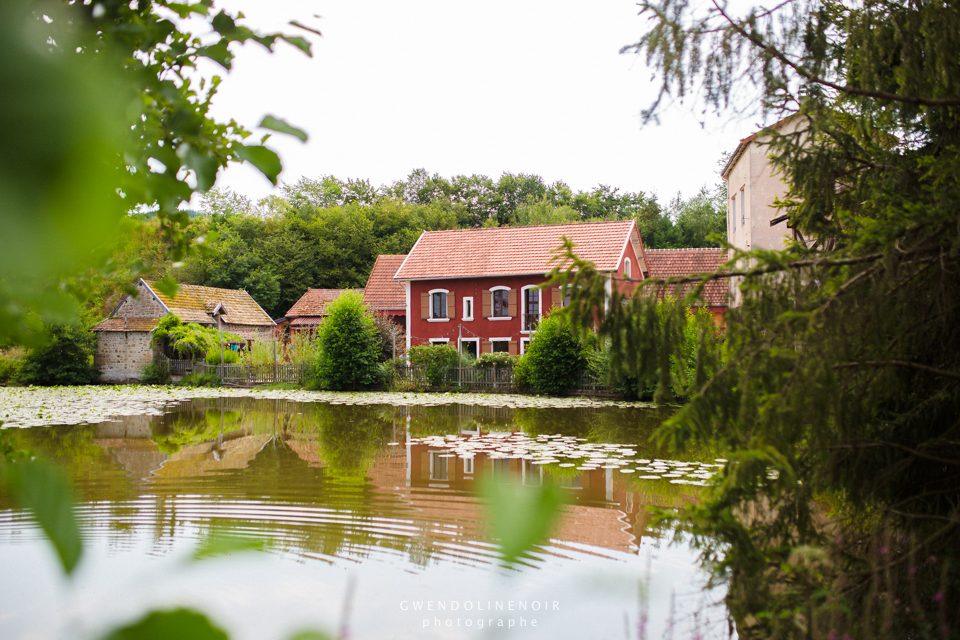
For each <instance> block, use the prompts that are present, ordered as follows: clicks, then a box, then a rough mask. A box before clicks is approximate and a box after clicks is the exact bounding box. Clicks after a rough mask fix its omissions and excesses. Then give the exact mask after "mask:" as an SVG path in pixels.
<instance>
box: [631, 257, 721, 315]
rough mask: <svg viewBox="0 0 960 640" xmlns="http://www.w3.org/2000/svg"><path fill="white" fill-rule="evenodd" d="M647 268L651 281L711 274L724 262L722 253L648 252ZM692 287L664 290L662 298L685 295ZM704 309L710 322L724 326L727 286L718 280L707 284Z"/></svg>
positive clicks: (687, 285)
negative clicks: (709, 315) (706, 310)
mask: <svg viewBox="0 0 960 640" xmlns="http://www.w3.org/2000/svg"><path fill="white" fill-rule="evenodd" d="M646 254H647V264H648V265H650V274H649V277H651V278H675V277H682V276H692V275H696V274H699V273H713V272H714V271H716V270H717V269H719V268H720V265H722V264H723V263H724V262H726V261H727V252H726V250H724V249H647V250H646ZM694 286H696V285H695V284H693V283H691V284H684V285H681V286H680V287H679V290H677V288H676V287H674V288H672V289H671V288H669V287H668V288H667V289H666V290H665V291H661V292H660V296H661V297H662V296H664V295H676V296H680V295H686V294H687V293H688V292H689V291H690V290H691V289H692V288H693V287H694ZM703 297H704V300H705V302H706V308H707V309H708V310H709V311H710V313H711V314H713V321H714V322H715V323H716V324H717V325H721V326H722V325H723V323H724V316H725V315H726V313H727V306H728V303H727V283H726V282H725V281H721V280H713V281H711V282H708V283H707V285H706V286H705V287H704V288H703Z"/></svg>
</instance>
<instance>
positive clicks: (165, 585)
mask: <svg viewBox="0 0 960 640" xmlns="http://www.w3.org/2000/svg"><path fill="white" fill-rule="evenodd" d="M666 415H667V414H665V413H663V412H662V411H660V410H655V409H639V408H637V409H625V408H615V407H610V408H604V409H494V408H489V407H475V406H468V405H448V406H440V407H417V406H414V407H395V406H353V405H337V404H327V403H315V404H309V403H293V402H287V401H282V400H253V399H220V400H204V401H193V402H189V403H184V404H181V405H179V406H177V407H175V408H174V409H172V410H171V411H169V412H168V413H166V414H165V415H163V416H139V417H129V418H124V419H123V420H120V421H116V422H108V423H103V424H98V425H88V426H79V427H78V426H70V427H46V428H33V429H24V430H21V431H19V432H18V437H20V438H21V440H22V441H23V442H24V443H25V444H26V445H27V446H28V447H30V448H31V449H33V450H34V451H35V452H38V453H40V454H42V455H44V456H46V457H48V458H51V459H54V460H56V461H57V462H59V463H60V464H62V465H64V466H65V468H67V469H68V470H69V472H70V473H71V475H72V477H73V479H74V482H75V485H76V491H77V493H78V499H79V503H80V515H81V518H82V520H83V523H84V524H83V526H84V532H85V539H86V555H85V557H84V560H83V562H82V564H81V567H80V569H79V570H78V572H77V575H76V576H75V577H74V578H73V579H71V580H65V579H62V578H61V577H60V576H59V574H58V572H57V567H56V564H55V562H54V558H53V556H52V553H51V552H50V550H49V549H48V547H47V545H46V544H45V543H44V541H43V540H42V537H41V535H40V533H39V532H38V530H37V529H36V527H35V526H34V525H33V524H32V523H31V522H30V520H29V518H28V517H27V516H25V515H24V514H23V513H22V512H20V511H18V510H16V509H13V508H12V507H11V505H10V504H9V502H7V501H3V500H2V499H0V572H2V575H4V576H5V578H4V580H3V581H2V584H0V637H4V638H47V637H71V638H73V637H91V636H93V637H95V636H96V635H97V634H98V632H101V631H102V630H103V629H104V628H105V627H106V626H109V625H111V624H117V623H120V622H124V621H129V620H131V619H133V618H135V617H136V616H138V615H139V614H141V613H142V612H143V611H145V610H146V609H148V608H155V607H173V606H191V607H195V608H198V609H200V610H202V611H204V612H206V613H208V614H209V615H210V616H211V618H213V619H214V621H215V622H216V623H217V624H219V625H221V626H223V627H224V628H226V629H227V630H228V631H229V632H230V633H231V637H235V638H244V639H245V638H251V639H253V638H268V639H269V638H277V639H279V638H283V637H285V636H286V635H288V634H290V633H292V632H294V631H296V630H298V629H302V628H309V627H313V628H321V629H325V630H327V631H330V632H338V631H341V630H345V631H346V633H347V635H349V637H352V638H496V637H504V638H639V637H644V638H661V637H665V636H666V635H669V636H672V637H675V638H677V639H678V640H679V639H680V638H685V637H697V636H701V637H703V636H705V637H710V636H715V637H726V631H727V628H726V623H725V622H724V616H725V612H724V610H723V609H722V607H718V606H711V603H713V602H716V601H718V600H719V599H720V597H721V596H722V593H719V592H718V591H716V590H714V591H712V592H705V591H704V590H703V584H704V582H705V576H704V575H703V574H702V573H701V572H700V571H699V570H698V569H697V567H696V563H695V553H694V552H693V551H692V550H691V549H690V548H688V546H686V545H685V544H682V543H681V544H673V545H671V544H669V543H670V541H671V540H672V539H673V532H671V531H662V530H657V529H655V528H652V526H651V514H650V511H649V509H648V508H649V507H667V508H676V507H679V506H681V505H682V504H684V503H686V502H691V501H695V500H696V499H697V492H698V491H699V490H700V489H699V486H698V485H699V484H701V483H702V482H704V481H705V480H706V479H707V478H709V476H710V474H711V472H712V471H713V470H715V469H716V466H715V465H717V462H716V459H715V458H714V457H713V455H708V454H707V453H706V452H703V453H701V454H699V455H694V456H691V457H690V458H689V459H687V460H685V461H676V460H661V459H660V458H662V457H663V456H664V454H663V453H662V452H659V451H656V450H655V449H654V448H653V446H652V445H651V444H650V442H649V437H650V434H651V432H652V431H653V429H654V428H655V427H656V426H657V425H658V424H659V423H660V421H662V420H663V418H664V417H665V416H666ZM484 478H489V479H492V480H493V481H499V482H518V483H521V484H523V485H527V486H539V485H541V484H543V483H547V482H556V483H558V484H560V486H561V487H563V489H564V492H565V494H566V495H567V499H568V504H567V506H566V507H565V509H564V514H563V516H562V518H561V520H560V522H559V524H558V525H557V527H556V528H555V530H554V531H553V533H552V535H551V539H550V542H549V543H548V544H546V545H544V546H543V547H542V548H541V549H539V550H538V551H537V552H536V553H533V554H531V555H530V557H528V558H526V559H525V561H524V562H523V563H522V565H521V566H519V567H515V568H511V569H507V568H504V567H502V566H500V565H499V563H498V562H497V553H496V547H495V541H494V540H493V539H492V537H491V534H490V530H489V527H488V522H487V517H486V513H485V511H484V505H483V503H482V501H481V500H480V499H479V497H478V496H477V488H476V487H477V484H478V483H479V482H480V481H481V480H482V479H484ZM211 534H220V535H231V536H244V537H253V538H258V539H261V540H265V541H267V543H268V547H267V552H266V553H245V554H233V555H230V556H227V557H222V558H216V559H212V560H207V561H203V562H199V563H195V562H189V561H188V560H187V558H188V557H189V555H190V553H191V551H192V550H193V549H195V548H196V546H197V544H198V543H199V541H200V540H202V539H204V538H205V537H206V536H209V535H211ZM501 624H502V625H503V626H502V627H501V626H500V625H501ZM534 624H535V625H536V626H534ZM468 625H469V626H468ZM481 625H482V627H481Z"/></svg>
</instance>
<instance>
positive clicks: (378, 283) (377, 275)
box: [363, 255, 407, 311]
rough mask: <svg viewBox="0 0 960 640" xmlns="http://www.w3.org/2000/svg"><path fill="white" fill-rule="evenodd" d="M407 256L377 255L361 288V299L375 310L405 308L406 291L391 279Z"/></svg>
mask: <svg viewBox="0 0 960 640" xmlns="http://www.w3.org/2000/svg"><path fill="white" fill-rule="evenodd" d="M406 257H407V256H388V255H383V256H377V261H376V262H375V263H374V265H373V270H372V271H371V272H370V277H369V278H368V279H367V286H366V288H364V290H363V301H364V302H366V303H367V306H368V307H370V308H371V309H375V310H377V311H397V310H399V309H406V308H407V292H406V290H404V288H403V286H402V285H401V284H400V283H399V282H397V281H396V280H394V279H393V274H395V273H396V272H397V269H399V268H400V265H401V264H403V261H404V259H405V258H406Z"/></svg>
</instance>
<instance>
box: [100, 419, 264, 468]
mask: <svg viewBox="0 0 960 640" xmlns="http://www.w3.org/2000/svg"><path fill="white" fill-rule="evenodd" d="M169 417H170V415H169V414H168V415H167V416H130V417H126V418H124V419H123V421H120V422H107V423H103V424H100V425H97V428H96V432H95V437H94V440H93V442H94V443H95V444H97V445H98V446H100V447H102V448H103V449H104V450H106V451H107V452H109V453H110V455H111V456H112V457H113V459H114V460H116V462H117V464H119V465H120V466H121V467H122V468H123V470H124V471H125V472H126V473H127V475H128V476H129V477H131V478H133V479H134V480H140V481H145V480H149V479H151V478H155V477H160V478H171V477H194V476H201V475H204V474H205V473H209V472H214V471H226V470H230V469H243V468H246V467H247V465H248V464H249V463H250V462H251V461H252V460H253V459H254V458H255V457H256V455H257V453H259V452H260V450H261V449H263V447H264V445H265V444H266V443H267V442H269V441H270V436H269V435H248V433H247V431H245V430H242V429H241V430H236V431H232V432H228V433H225V434H223V435H222V436H219V437H218V438H216V439H214V440H212V441H209V442H202V443H199V444H193V445H187V446H184V447H182V448H181V449H180V450H179V451H177V452H176V453H172V454H170V455H168V454H166V453H164V452H162V451H161V450H160V448H159V446H158V445H157V443H156V442H154V440H153V429H152V428H151V427H152V426H156V425H155V423H158V422H163V421H164V419H165V418H167V419H169Z"/></svg>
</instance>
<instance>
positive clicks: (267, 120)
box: [260, 116, 307, 142]
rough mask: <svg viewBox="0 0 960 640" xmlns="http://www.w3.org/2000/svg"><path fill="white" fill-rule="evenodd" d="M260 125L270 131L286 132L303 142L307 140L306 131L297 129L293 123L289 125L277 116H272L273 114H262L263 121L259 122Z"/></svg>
mask: <svg viewBox="0 0 960 640" xmlns="http://www.w3.org/2000/svg"><path fill="white" fill-rule="evenodd" d="M260 127H261V128H263V129H270V130H271V131H277V132H279V133H286V134H289V135H291V136H294V137H297V138H300V140H302V141H303V142H306V141H307V132H306V131H304V130H303V129H298V128H297V127H294V126H293V125H290V124H288V123H286V122H284V121H283V120H280V119H279V118H274V117H273V116H264V118H263V122H261V123H260Z"/></svg>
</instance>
